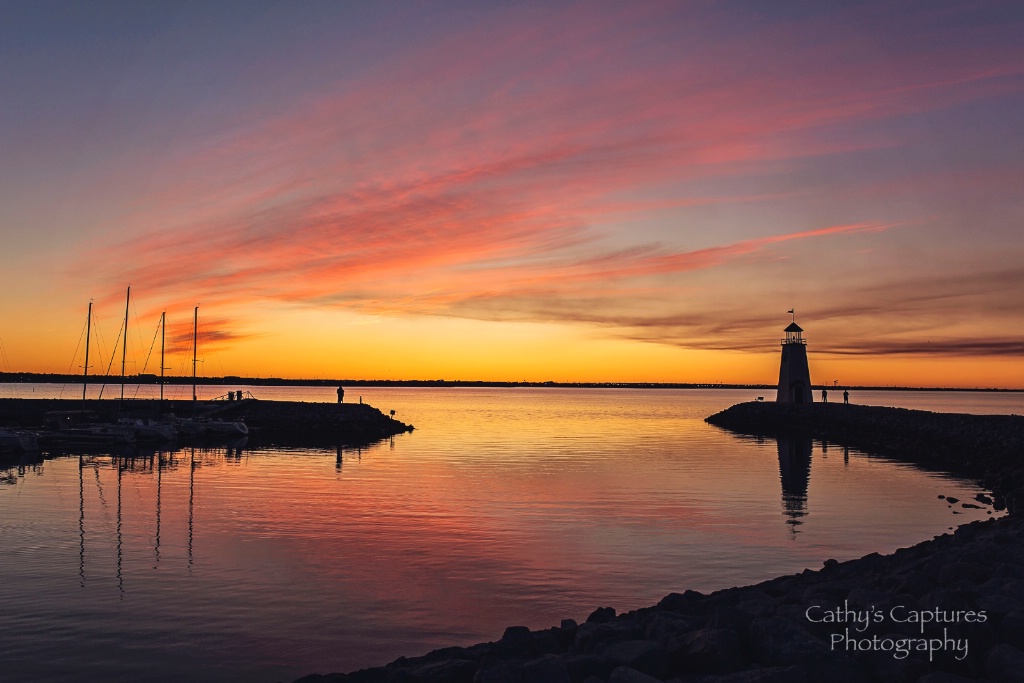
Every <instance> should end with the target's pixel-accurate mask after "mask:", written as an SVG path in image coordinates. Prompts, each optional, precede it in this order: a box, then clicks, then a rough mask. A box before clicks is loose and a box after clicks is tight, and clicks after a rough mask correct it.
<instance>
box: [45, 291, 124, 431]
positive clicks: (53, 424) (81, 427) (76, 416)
mask: <svg viewBox="0 0 1024 683" xmlns="http://www.w3.org/2000/svg"><path fill="white" fill-rule="evenodd" d="M85 329H86V332H85V369H84V371H83V374H82V409H81V410H61V411H53V412H49V413H47V414H46V423H47V427H48V428H49V431H47V432H46V433H45V434H43V442H44V443H45V444H46V445H48V446H50V447H58V448H90V447H96V448H101V447H110V446H128V445H131V444H134V443H135V434H134V433H133V432H132V430H131V429H128V428H127V427H124V426H122V425H115V424H108V423H102V422H97V421H96V415H95V413H93V412H92V411H89V410H86V408H85V406H86V389H87V388H88V386H89V341H90V336H91V334H92V301H90V302H89V312H88V314H87V317H86V323H85Z"/></svg>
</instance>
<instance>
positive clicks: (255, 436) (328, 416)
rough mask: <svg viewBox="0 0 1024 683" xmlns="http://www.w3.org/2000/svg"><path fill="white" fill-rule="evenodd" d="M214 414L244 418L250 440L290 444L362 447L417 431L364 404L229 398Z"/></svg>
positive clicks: (259, 442)
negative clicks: (233, 400)
mask: <svg viewBox="0 0 1024 683" xmlns="http://www.w3.org/2000/svg"><path fill="white" fill-rule="evenodd" d="M211 415H212V416H213V417H219V418H223V419H236V418H242V419H244V420H245V423H246V425H248V426H249V430H250V435H251V436H250V443H256V444H257V445H259V444H264V443H266V444H282V445H289V446H359V445H364V444H368V443H373V442H375V441H380V440H381V439H386V438H389V437H391V436H394V435H396V434H401V433H403V432H411V431H413V427H412V425H408V424H405V423H404V422H401V421H399V420H396V419H394V418H393V417H390V416H388V415H385V414H384V413H382V412H381V411H380V410H378V409H377V408H374V407H373V406H370V405H366V404H363V403H303V402H299V401H257V400H252V399H248V400H244V401H235V402H232V401H227V402H223V401H222V402H220V405H218V406H217V407H216V409H215V410H214V411H212V413H211Z"/></svg>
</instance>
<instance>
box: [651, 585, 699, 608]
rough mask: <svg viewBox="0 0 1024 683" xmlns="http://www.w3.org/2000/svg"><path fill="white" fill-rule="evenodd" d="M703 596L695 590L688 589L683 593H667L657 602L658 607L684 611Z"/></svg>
mask: <svg viewBox="0 0 1024 683" xmlns="http://www.w3.org/2000/svg"><path fill="white" fill-rule="evenodd" d="M703 598H704V595H703V594H701V593H698V592H697V591H690V590H688V591H686V592H684V593H669V594H668V595H666V596H665V597H663V598H662V599H661V602H659V603H658V609H660V610H670V611H672V612H686V611H689V610H690V609H692V608H693V607H694V606H695V605H697V604H698V603H699V602H700V601H701V600H702V599H703Z"/></svg>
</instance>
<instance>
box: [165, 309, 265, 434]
mask: <svg viewBox="0 0 1024 683" xmlns="http://www.w3.org/2000/svg"><path fill="white" fill-rule="evenodd" d="M198 342H199V306H196V307H195V310H194V311H193V312H192V411H193V416H192V417H186V418H179V419H178V421H177V428H178V431H179V432H180V433H182V434H183V435H186V436H190V437H208V438H214V439H216V438H237V437H239V436H246V435H248V434H249V427H248V426H247V425H246V424H245V422H244V421H242V420H230V421H229V420H221V419H219V418H209V417H197V416H196V415H195V406H196V402H197V398H196V363H198V362H199V361H198V359H197V357H196V351H197V347H198Z"/></svg>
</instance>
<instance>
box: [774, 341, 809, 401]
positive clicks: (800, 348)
mask: <svg viewBox="0 0 1024 683" xmlns="http://www.w3.org/2000/svg"><path fill="white" fill-rule="evenodd" d="M812 400H813V399H812V398H811V371H810V369H809V368H808V367H807V346H806V345H805V344H802V343H798V344H783V345H782V364H781V365H780V366H779V392H778V394H777V395H776V397H775V402H776V403H811V401H812Z"/></svg>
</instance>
